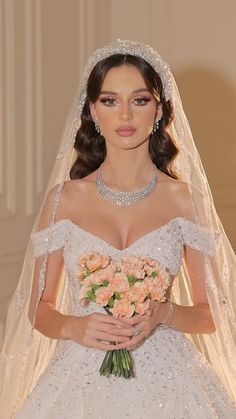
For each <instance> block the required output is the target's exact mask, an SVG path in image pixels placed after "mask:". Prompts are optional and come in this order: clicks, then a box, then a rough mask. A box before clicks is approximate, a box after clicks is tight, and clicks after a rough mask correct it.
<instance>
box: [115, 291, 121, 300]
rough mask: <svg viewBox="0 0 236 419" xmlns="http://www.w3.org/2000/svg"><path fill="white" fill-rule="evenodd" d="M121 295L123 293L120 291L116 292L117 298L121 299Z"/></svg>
mask: <svg viewBox="0 0 236 419" xmlns="http://www.w3.org/2000/svg"><path fill="white" fill-rule="evenodd" d="M120 295H121V294H120V292H115V298H116V299H117V300H121V296H120Z"/></svg>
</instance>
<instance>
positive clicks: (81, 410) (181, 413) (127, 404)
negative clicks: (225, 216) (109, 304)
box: [16, 217, 236, 419]
mask: <svg viewBox="0 0 236 419" xmlns="http://www.w3.org/2000/svg"><path fill="white" fill-rule="evenodd" d="M51 231H52V240H51V245H50V246H51V248H50V251H53V250H57V249H60V248H62V247H63V248H64V251H63V254H64V263H65V269H66V271H67V274H68V279H69V296H70V299H71V306H72V312H73V313H74V314H76V315H78V316H84V315H87V314H89V313H91V312H95V311H96V312H102V313H105V311H104V309H103V308H102V307H99V306H97V305H96V304H95V303H90V305H88V306H82V305H81V304H80V303H79V302H78V293H79V281H78V279H77V277H76V271H77V259H78V256H80V255H81V254H82V253H84V252H88V251H98V252H104V253H106V254H109V255H110V256H111V257H113V258H114V259H117V258H120V257H122V256H125V255H131V254H134V255H148V256H151V257H153V258H156V259H157V260H158V261H159V262H160V263H161V264H162V265H163V266H165V267H166V268H168V269H169V271H170V273H171V274H172V275H176V274H177V272H178V270H179V267H180V265H181V264H182V261H183V251H184V245H188V246H190V247H192V248H194V249H197V250H199V251H201V252H204V253H207V254H209V255H213V254H214V246H213V240H212V237H211V235H210V233H209V232H208V231H207V229H206V227H202V226H200V225H198V224H195V223H194V222H192V221H190V220H187V219H185V218H183V217H176V218H173V219H172V220H170V221H169V222H167V223H166V224H165V225H163V226H161V227H159V228H157V229H154V230H152V231H151V232H149V233H147V234H146V235H144V236H143V237H141V238H140V239H138V240H137V241H136V242H135V243H133V244H131V245H130V246H129V247H128V248H126V249H124V250H119V249H116V248H114V247H113V246H112V245H110V244H109V243H108V242H106V241H105V240H103V239H101V238H99V237H97V236H95V235H94V234H92V233H90V232H88V231H85V230H84V229H82V228H81V227H79V226H77V225H75V224H74V223H73V222H72V221H70V220H68V219H65V220H60V221H57V222H56V223H55V224H54V225H53V226H52V227H50V232H51ZM48 234H49V228H47V229H44V230H41V231H39V232H36V233H33V234H32V240H33V244H34V251H35V255H38V256H39V255H41V254H43V253H44V252H45V251H46V248H47V241H48ZM132 352H133V358H134V363H135V378H131V379H125V378H121V377H115V376H111V377H110V378H107V377H104V376H101V375H100V374H99V368H100V365H101V363H102V361H103V359H104V356H105V351H102V350H98V349H93V348H87V347H84V346H82V345H80V344H78V343H75V342H73V341H69V340H61V341H58V344H57V347H56V350H55V352H54V354H53V356H52V358H51V360H50V362H49V365H48V367H47V368H46V370H45V371H44V373H43V374H42V375H41V377H40V379H39V380H38V382H37V384H36V386H35V388H34V389H33V391H32V393H31V394H30V395H29V396H28V398H27V400H26V402H25V404H24V406H23V407H22V409H21V410H20V412H18V414H17V415H16V418H17V419H30V418H32V419H111V418H112V419H125V418H131V419H144V418H145V419H187V418H190V419H213V418H219V419H235V418H236V406H235V404H234V403H233V402H231V401H230V399H229V396H228V393H226V390H225V388H224V387H223V385H222V383H221V382H220V380H219V379H218V377H217V376H216V373H215V371H214V370H213V368H212V367H211V365H210V364H209V363H208V362H207V361H206V360H205V358H204V357H203V355H202V354H201V353H200V352H199V351H198V350H197V348H196V347H195V345H194V344H192V343H191V342H190V341H189V340H188V339H187V337H186V336H185V335H184V333H182V332H178V331H175V330H173V329H171V328H168V329H158V328H157V329H155V330H154V332H153V333H152V335H151V336H149V337H148V339H146V340H145V341H144V342H143V344H142V345H140V346H139V347H138V348H136V349H134V350H133V351H132Z"/></svg>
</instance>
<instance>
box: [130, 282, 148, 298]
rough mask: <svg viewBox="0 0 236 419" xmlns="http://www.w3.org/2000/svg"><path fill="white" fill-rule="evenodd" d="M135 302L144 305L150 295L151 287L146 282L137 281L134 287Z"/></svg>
mask: <svg viewBox="0 0 236 419" xmlns="http://www.w3.org/2000/svg"><path fill="white" fill-rule="evenodd" d="M132 292H133V295H134V298H135V301H137V302H139V303H142V302H143V301H144V300H145V298H146V297H147V295H148V292H149V287H148V286H147V284H146V283H145V282H144V281H137V282H135V284H134V285H133V287H132Z"/></svg>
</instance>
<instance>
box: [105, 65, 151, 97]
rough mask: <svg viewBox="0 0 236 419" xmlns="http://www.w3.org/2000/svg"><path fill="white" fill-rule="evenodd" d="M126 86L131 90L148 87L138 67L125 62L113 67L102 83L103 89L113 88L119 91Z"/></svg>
mask: <svg viewBox="0 0 236 419" xmlns="http://www.w3.org/2000/svg"><path fill="white" fill-rule="evenodd" d="M124 87H129V88H130V90H134V89H135V88H141V87H144V88H145V87H147V86H146V83H145V80H144V78H143V76H142V74H141V73H140V72H139V70H138V68H137V67H135V66H133V65H125V64H124V65H122V66H119V67H113V68H111V69H110V70H109V71H108V72H107V74H106V76H105V79H104V81H103V84H102V90H105V89H106V90H108V89H111V88H113V89H116V90H117V91H118V90H119V89H122V88H124Z"/></svg>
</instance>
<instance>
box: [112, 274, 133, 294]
mask: <svg viewBox="0 0 236 419" xmlns="http://www.w3.org/2000/svg"><path fill="white" fill-rule="evenodd" d="M110 287H111V288H112V289H113V290H114V291H115V292H125V291H129V283H128V279H127V276H126V275H124V274H123V273H122V272H116V273H115V274H114V277H113V278H112V280H111V283H110Z"/></svg>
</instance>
